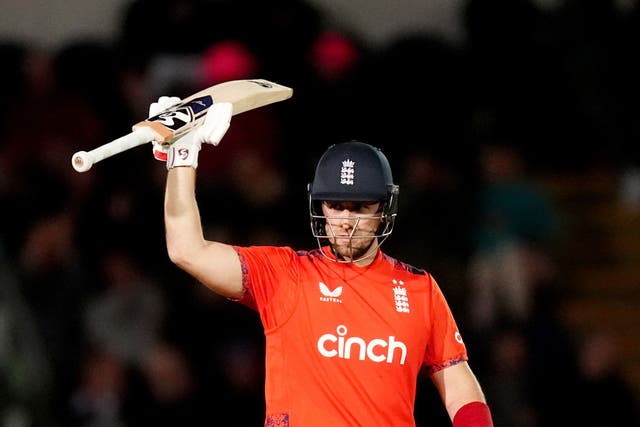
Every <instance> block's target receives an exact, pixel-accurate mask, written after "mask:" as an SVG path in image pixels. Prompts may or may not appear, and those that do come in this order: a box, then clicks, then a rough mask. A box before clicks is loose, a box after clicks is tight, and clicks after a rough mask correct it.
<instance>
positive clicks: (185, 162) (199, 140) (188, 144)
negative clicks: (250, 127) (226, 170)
mask: <svg viewBox="0 0 640 427" xmlns="http://www.w3.org/2000/svg"><path fill="white" fill-rule="evenodd" d="M232 114H233V105H232V104H231V103H229V102H221V103H219V104H213V105H212V106H211V108H209V111H207V115H206V117H205V118H204V122H203V123H202V125H200V126H198V127H197V128H196V129H194V130H192V131H191V132H189V133H188V134H186V135H184V136H183V137H181V138H179V139H178V140H176V141H175V142H174V143H173V144H171V145H169V147H168V148H169V149H168V152H167V170H168V169H171V168H174V167H178V166H191V167H192V168H194V169H196V168H197V167H198V154H199V152H200V148H201V147H202V144H203V143H205V144H212V145H218V144H219V143H220V140H222V137H223V136H224V135H225V133H227V129H229V125H230V124H231V116H232Z"/></svg>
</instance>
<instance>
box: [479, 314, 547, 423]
mask: <svg viewBox="0 0 640 427" xmlns="http://www.w3.org/2000/svg"><path fill="white" fill-rule="evenodd" d="M487 338H488V339H490V340H491V343H490V353H491V354H490V359H491V361H490V364H491V366H490V368H489V369H488V371H487V372H486V374H485V375H484V379H483V382H484V383H485V384H486V387H485V393H486V394H487V399H488V400H489V402H491V414H492V416H493V420H494V423H495V425H496V426H514V427H515V426H518V427H536V426H542V425H541V424H539V420H538V419H537V412H536V408H535V406H534V405H533V403H532V389H531V378H530V373H531V370H530V364H529V359H528V357H529V346H528V344H529V343H528V340H527V336H526V331H525V330H524V329H522V328H520V327H519V326H517V325H508V326H502V325H501V326H499V327H497V328H496V330H495V331H494V333H493V334H492V335H490V336H487Z"/></svg>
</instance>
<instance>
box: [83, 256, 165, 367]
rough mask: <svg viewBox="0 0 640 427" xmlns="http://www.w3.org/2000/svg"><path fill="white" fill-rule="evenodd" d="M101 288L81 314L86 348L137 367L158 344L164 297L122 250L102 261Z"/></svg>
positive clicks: (155, 284) (162, 322) (105, 257)
mask: <svg viewBox="0 0 640 427" xmlns="http://www.w3.org/2000/svg"><path fill="white" fill-rule="evenodd" d="M101 266H102V269H101V270H100V273H101V275H102V276H103V277H104V283H105V288H104V289H102V290H101V291H99V292H97V293H96V294H95V295H92V296H91V298H90V300H89V302H88V303H87V305H86V308H85V312H84V316H85V317H84V322H83V325H84V328H85V333H86V337H87V341H88V343H89V345H91V346H92V347H93V348H96V349H98V350H99V351H103V352H107V353H109V354H112V355H114V356H116V357H117V358H119V359H120V360H122V361H123V362H124V363H126V364H130V365H132V366H141V365H142V363H143V361H144V359H145V357H146V356H147V353H148V352H149V351H150V349H151V348H153V346H155V345H156V343H157V342H158V341H159V340H160V338H161V336H162V333H163V328H164V322H165V313H166V309H167V308H166V307H167V302H166V301H165V295H164V294H163V293H162V291H161V290H160V289H159V288H158V283H156V282H155V281H154V280H153V279H152V278H151V277H149V276H148V275H146V274H145V272H144V270H143V269H142V268H141V267H140V265H139V264H138V263H137V261H136V260H135V259H134V258H133V257H132V256H131V255H129V254H128V253H127V252H126V251H124V250H118V249H115V248H114V249H113V250H111V251H110V252H108V253H106V254H105V255H104V256H103V257H102V261H101Z"/></svg>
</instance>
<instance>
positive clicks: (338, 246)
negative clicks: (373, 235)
mask: <svg viewBox="0 0 640 427" xmlns="http://www.w3.org/2000/svg"><path fill="white" fill-rule="evenodd" d="M332 244H333V249H334V251H335V252H336V253H337V254H338V255H340V256H341V257H343V258H347V259H356V258H359V257H361V256H362V255H363V254H364V253H365V252H366V251H367V250H368V249H369V247H370V245H371V241H370V240H369V239H367V240H362V241H361V240H358V239H336V240H335V241H334V242H333V243H332Z"/></svg>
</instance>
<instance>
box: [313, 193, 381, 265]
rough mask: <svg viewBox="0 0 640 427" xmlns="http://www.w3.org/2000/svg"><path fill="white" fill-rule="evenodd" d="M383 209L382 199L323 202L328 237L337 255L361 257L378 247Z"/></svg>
mask: <svg viewBox="0 0 640 427" xmlns="http://www.w3.org/2000/svg"><path fill="white" fill-rule="evenodd" d="M379 209H380V203H379V202H342V201H325V202H323V203H322V212H323V214H324V216H325V217H326V224H325V229H326V232H327V236H329V241H330V242H331V245H332V246H333V249H334V251H335V252H336V254H337V255H339V256H340V257H342V258H344V259H345V260H358V259H361V258H363V257H366V256H367V255H369V254H368V252H370V251H375V250H376V248H377V247H378V246H377V245H374V244H373V243H374V242H375V241H376V239H377V238H376V237H375V236H376V231H377V230H378V227H379V226H380V222H381V219H380V212H379Z"/></svg>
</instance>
